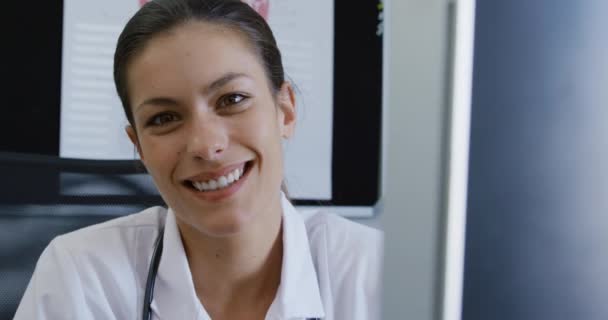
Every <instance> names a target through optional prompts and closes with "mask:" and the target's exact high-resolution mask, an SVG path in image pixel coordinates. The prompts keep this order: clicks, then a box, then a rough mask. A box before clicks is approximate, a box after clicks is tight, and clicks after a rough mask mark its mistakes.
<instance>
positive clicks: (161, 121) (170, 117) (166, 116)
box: [147, 112, 179, 127]
mask: <svg viewBox="0 0 608 320" xmlns="http://www.w3.org/2000/svg"><path fill="white" fill-rule="evenodd" d="M177 120H179V118H178V116H177V115H176V114H174V113H168V112H165V113H160V114H157V115H155V116H153V117H152V118H150V120H149V121H148V123H147V125H148V126H153V127H161V126H164V125H167V124H169V123H171V122H173V121H177Z"/></svg>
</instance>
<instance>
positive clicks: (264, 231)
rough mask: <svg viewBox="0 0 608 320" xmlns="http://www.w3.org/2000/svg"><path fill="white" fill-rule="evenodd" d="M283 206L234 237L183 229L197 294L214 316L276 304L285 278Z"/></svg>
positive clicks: (184, 227)
mask: <svg viewBox="0 0 608 320" xmlns="http://www.w3.org/2000/svg"><path fill="white" fill-rule="evenodd" d="M281 212H282V209H281V206H280V203H279V206H278V208H276V209H275V210H271V211H270V212H268V213H267V214H266V215H264V217H258V218H259V219H257V221H259V223H257V224H256V223H254V224H252V225H251V226H248V227H247V228H245V229H244V230H242V231H241V232H239V233H238V234H236V235H233V236H230V237H221V238H217V237H210V236H207V235H204V234H202V233H201V232H197V231H194V230H192V228H191V227H188V226H182V225H183V224H180V223H179V222H178V226H179V227H180V233H181V235H182V242H183V243H184V249H185V251H186V255H187V257H188V264H189V266H190V270H191V273H192V279H193V281H194V288H195V290H196V293H197V295H198V297H199V299H200V300H201V302H202V303H203V305H204V306H205V309H207V311H208V312H209V313H210V314H225V310H230V309H232V310H236V309H239V310H242V309H247V308H248V307H247V306H258V307H259V306H261V305H263V306H264V307H262V309H263V310H260V312H265V311H266V310H267V308H268V307H269V306H270V304H271V303H272V300H273V299H274V296H275V295H276V291H277V289H278V287H279V283H280V278H281V266H282V260H283V259H282V258H283V241H282V227H281V221H282V217H281ZM184 231H185V232H184Z"/></svg>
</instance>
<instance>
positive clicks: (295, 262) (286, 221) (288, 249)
mask: <svg viewBox="0 0 608 320" xmlns="http://www.w3.org/2000/svg"><path fill="white" fill-rule="evenodd" d="M281 202H282V205H283V265H282V271H281V284H280V285H279V290H278V292H277V297H276V298H275V300H274V302H273V303H272V305H271V306H270V310H269V315H273V314H276V315H279V317H278V318H279V319H292V318H296V319H297V318H304V319H306V318H323V317H324V316H325V312H324V310H323V303H322V301H321V292H320V289H319V282H318V277H317V272H316V269H315V266H314V264H313V260H312V254H311V252H310V242H309V241H308V233H307V231H306V225H305V224H304V220H303V219H302V216H301V215H300V213H298V212H297V211H296V209H295V208H294V206H293V205H292V204H291V202H289V200H287V198H286V197H285V195H284V194H282V195H281Z"/></svg>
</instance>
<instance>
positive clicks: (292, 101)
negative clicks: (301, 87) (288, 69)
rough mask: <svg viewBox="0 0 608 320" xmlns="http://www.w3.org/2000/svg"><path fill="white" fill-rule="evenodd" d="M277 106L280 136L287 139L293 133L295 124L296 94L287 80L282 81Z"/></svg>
mask: <svg viewBox="0 0 608 320" xmlns="http://www.w3.org/2000/svg"><path fill="white" fill-rule="evenodd" d="M277 104H278V106H279V111H280V112H279V126H280V130H281V136H282V137H283V138H286V139H289V138H291V136H292V135H293V132H294V130H295V126H296V95H295V92H294V91H293V87H292V86H291V84H290V83H289V82H287V81H285V82H283V85H281V89H280V90H279V93H278V95H277Z"/></svg>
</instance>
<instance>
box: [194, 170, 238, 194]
mask: <svg viewBox="0 0 608 320" xmlns="http://www.w3.org/2000/svg"><path fill="white" fill-rule="evenodd" d="M242 174H243V170H241V169H240V168H236V169H234V170H233V171H232V172H230V173H228V174H227V175H224V176H221V177H219V178H217V179H211V180H208V181H201V182H197V181H192V186H194V187H195V188H196V189H197V190H198V191H212V190H217V189H222V188H226V187H228V186H229V185H231V184H232V183H234V182H236V181H238V180H239V179H240V178H241V175H242Z"/></svg>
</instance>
